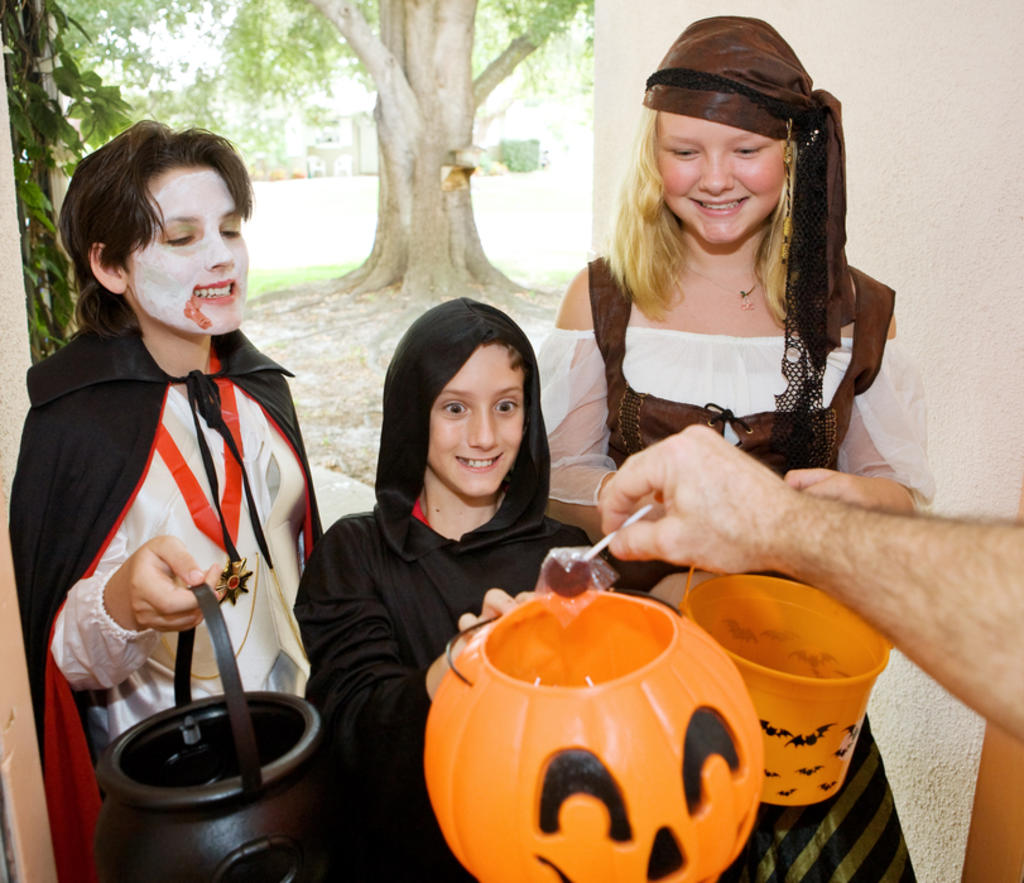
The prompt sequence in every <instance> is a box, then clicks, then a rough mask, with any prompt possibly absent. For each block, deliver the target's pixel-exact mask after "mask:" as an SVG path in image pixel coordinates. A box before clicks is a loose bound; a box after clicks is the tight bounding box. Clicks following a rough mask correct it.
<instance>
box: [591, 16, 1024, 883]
mask: <svg viewBox="0 0 1024 883" xmlns="http://www.w3.org/2000/svg"><path fill="white" fill-rule="evenodd" d="M636 9H637V7H636V6H635V5H634V4H633V3H627V2H624V0H598V2H597V11H596V23H597V37H596V59H597V62H596V64H597V70H596V92H595V109H594V121H595V125H594V128H595V139H594V140H595V145H596V148H595V157H594V178H595V189H594V215H595V220H594V228H595V243H596V244H597V245H598V246H599V245H600V243H601V242H602V241H603V239H604V236H605V233H606V230H607V213H608V211H609V209H610V206H611V204H612V201H613V199H614V195H615V193H616V191H617V188H618V181H619V180H620V177H621V173H622V169H623V165H624V162H625V157H626V155H627V153H628V150H629V147H630V144H631V142H632V132H633V129H634V122H635V120H636V117H637V113H638V108H639V105H640V100H641V97H642V94H643V88H644V81H645V80H646V78H647V76H648V75H649V74H650V73H651V72H653V71H654V70H655V69H656V67H657V63H658V61H660V59H661V57H662V56H663V55H664V53H665V51H666V50H667V49H668V47H669V45H670V43H671V42H672V40H673V39H674V37H675V36H676V35H677V34H678V33H679V32H680V31H682V29H683V28H684V27H685V26H686V25H687V24H688V23H689V22H691V21H693V20H696V19H698V18H703V17H705V16H709V15H716V14H722V13H728V14H738V15H755V16H758V17H760V18H764V19H766V20H768V21H770V22H771V23H772V24H773V25H774V26H775V27H776V28H778V30H779V31H780V32H781V33H782V34H783V35H784V36H785V37H786V39H787V40H788V41H789V42H790V44H791V45H792V46H793V48H794V49H795V50H796V52H797V54H798V55H799V56H800V58H801V60H802V61H803V62H804V65H805V66H806V67H807V69H808V70H809V71H810V72H811V75H812V76H813V77H814V81H815V85H816V86H817V87H819V88H823V89H827V90H828V91H830V92H832V93H833V94H834V95H836V96H837V97H838V98H839V99H840V100H841V101H842V102H843V111H844V126H845V130H846V148H847V172H848V177H847V182H848V190H849V217H848V224H847V228H848V235H849V246H848V250H847V251H848V255H849V258H850V261H851V263H853V264H854V265H856V266H858V267H860V268H861V269H863V270H865V271H866V272H868V273H870V274H871V275H873V276H877V277H878V278H880V279H882V280H884V281H885V282H887V283H889V284H890V285H892V286H893V287H894V288H895V289H896V291H897V302H896V315H897V320H898V325H899V329H900V337H901V338H902V339H903V341H904V343H905V345H906V346H907V347H908V348H909V350H910V351H911V353H913V354H914V355H915V357H916V358H917V361H918V363H919V365H920V367H921V369H922V372H923V374H924V379H925V386H926V391H927V395H928V402H929V432H930V454H931V460H932V466H933V468H934V470H935V473H936V478H937V482H938V495H937V497H936V500H935V504H934V508H935V510H936V511H938V512H941V513H944V514H970V515H981V516H999V517H1011V516H1012V515H1013V514H1014V512H1015V509H1016V504H1017V497H1018V495H1019V493H1020V476H1021V473H1022V470H1024V443H1022V439H1024V371H1021V370H1020V366H1021V365H1022V363H1024V306H1022V305H1024V295H1022V293H1021V292H1022V290H1024V267H1022V263H1021V260H1020V257H1021V255H1024V209H1022V206H1024V172H1022V169H1021V146H1020V145H1021V141H1022V136H1024V124H1022V123H1021V122H1020V118H1019V114H1017V113H1016V110H1017V109H1018V108H1020V107H1021V106H1024V78H1022V77H1021V76H1020V74H1021V69H1022V68H1021V60H1020V52H1019V47H1020V45H1021V43H1022V41H1024V17H1022V16H1021V14H1020V4H1019V2H1018V0H977V2H975V3H971V4H966V5H965V4H962V3H959V2H956V0H904V2H902V3H891V2H889V0H860V2H857V3H847V2H839V0H733V2H731V3H729V4H728V6H725V5H723V4H722V3H721V2H720V0H718V2H715V0H690V2H687V3H680V2H678V0H647V2H645V3H644V4H643V13H642V14H638V13H637V11H636ZM967 595H968V597H969V592H968V593H967ZM965 662H966V663H968V664H969V660H965ZM871 715H872V721H873V725H874V727H875V730H876V735H877V737H878V741H879V743H880V744H881V747H882V754H883V756H884V758H885V763H886V767H887V768H888V770H889V774H890V778H891V779H892V780H893V785H894V790H895V791H896V799H897V805H898V808H899V812H900V814H901V816H902V818H903V821H904V827H905V829H906V832H907V839H908V842H909V845H910V850H911V853H912V856H913V860H914V863H915V866H916V868H917V871H918V875H919V879H921V880H922V881H927V883H945V881H954V880H958V879H959V878H960V866H961V861H962V858H963V853H964V846H965V843H966V840H967V832H968V825H969V819H970V813H971V801H972V797H973V792H974V783H975V776H976V772H977V763H978V756H979V753H980V749H981V740H982V734H983V724H982V722H981V721H980V720H979V719H978V718H977V717H976V716H975V715H974V714H973V713H972V712H970V711H968V710H967V709H965V708H964V707H963V706H962V705H960V704H959V703H958V702H957V701H955V700H954V699H952V698H951V697H950V696H949V695H948V694H946V693H945V691H944V690H942V689H941V688H939V687H938V686H937V685H936V684H935V683H934V682H933V681H931V680H930V679H929V678H927V677H926V676H924V675H923V674H922V673H921V672H920V671H919V670H918V669H916V668H915V667H914V666H913V665H911V664H910V663H908V662H907V661H906V659H904V658H903V657H902V656H899V655H898V654H897V655H896V658H895V659H894V660H893V662H892V663H891V664H890V666H889V668H888V670H887V671H886V673H885V674H884V675H883V677H882V678H881V679H880V681H879V683H878V685H877V687H876V690H875V693H874V696H873V699H872V705H871ZM1018 799H1020V798H1019V797H1018Z"/></svg>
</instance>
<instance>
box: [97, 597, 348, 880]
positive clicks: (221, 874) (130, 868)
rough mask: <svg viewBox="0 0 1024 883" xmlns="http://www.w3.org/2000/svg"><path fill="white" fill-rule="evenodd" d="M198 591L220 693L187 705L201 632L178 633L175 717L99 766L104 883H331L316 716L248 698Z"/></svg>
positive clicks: (145, 726)
mask: <svg viewBox="0 0 1024 883" xmlns="http://www.w3.org/2000/svg"><path fill="white" fill-rule="evenodd" d="M194 591H195V592H196V595H197V597H198V599H199V603H200V607H201V608H202V610H203V615H204V617H205V618H206V623H207V627H208V628H209V631H210V637H211V639H212V642H213V647H214V652H215V655H216V657H217V665H218V668H219V669H220V676H221V682H222V684H223V685H224V691H225V693H224V695H223V696H214V697H210V698H208V699H202V700H199V701H197V702H192V701H191V686H190V671H191V667H192V645H193V642H194V638H195V632H194V631H189V632H183V633H182V634H181V635H180V636H179V639H178V653H177V658H176V660H175V670H174V674H175V677H174V687H175V701H176V707H175V708H172V709H169V710H167V711H164V712H160V713H159V714H155V715H153V716H152V717H149V718H147V719H146V720H144V721H141V722H140V723H138V724H136V725H135V726H134V727H132V728H131V729H130V730H127V731H126V732H125V733H123V734H121V735H120V736H119V737H118V738H117V739H115V740H114V741H113V742H112V743H111V744H110V745H109V746H108V747H107V749H106V751H105V752H104V753H103V755H102V756H101V757H100V760H99V764H98V765H97V768H96V776H97V778H98V780H99V784H100V788H101V789H102V790H103V792H104V795H105V798H104V801H103V806H102V809H101V810H100V816H99V821H98V823H97V826H96V839H95V852H96V867H97V871H98V873H99V878H100V880H101V881H104V883H114V881H118V883H120V881H125V880H146V881H148V883H158V881H175V883H179V881H181V883H184V881H216V883H243V881H244V883H304V881H315V880H324V879H326V878H327V874H328V866H329V860H330V852H331V849H330V843H331V830H330V828H331V824H332V821H333V819H332V816H333V813H332V812H331V809H330V805H329V781H330V780H329V776H328V774H327V770H326V759H325V756H324V755H325V752H324V751H322V750H321V744H322V742H323V728H322V725H321V722H320V716H319V714H318V713H317V711H316V709H315V708H314V707H313V706H312V705H310V704H309V703H308V702H307V701H305V700H304V699H301V698H299V697H297V696H291V695H288V694H284V693H268V692H252V693H244V692H243V691H242V684H241V680H240V678H239V676H238V668H237V666H236V664H235V659H234V655H233V654H232V650H231V640H230V638H229V637H228V633H227V628H226V627H225V625H224V620H223V619H222V618H221V614H220V608H219V607H218V605H217V599H216V597H215V596H214V594H213V592H212V591H211V590H210V588H209V587H208V586H205V585H203V586H196V587H194Z"/></svg>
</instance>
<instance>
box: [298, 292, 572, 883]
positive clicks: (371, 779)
mask: <svg viewBox="0 0 1024 883" xmlns="http://www.w3.org/2000/svg"><path fill="white" fill-rule="evenodd" d="M491 344H504V345H505V347H504V348H505V349H506V351H508V347H512V348H513V349H514V351H515V353H514V354H513V353H511V351H509V352H510V358H512V364H513V365H515V364H516V362H517V361H518V360H517V359H516V358H515V355H516V354H517V355H518V357H520V358H521V364H522V369H523V375H524V376H523V401H522V407H523V411H524V417H525V419H524V421H523V422H524V426H523V434H522V442H521V444H520V445H519V450H518V454H517V456H516V459H515V462H514V466H513V468H512V469H511V471H510V472H508V473H507V477H506V480H505V483H504V485H503V496H502V495H501V493H500V492H499V495H498V497H497V501H498V503H497V511H496V512H495V514H494V515H493V517H491V518H490V520H489V521H487V522H486V523H484V524H483V525H481V526H479V527H476V528H475V529H473V530H470V531H469V532H467V533H464V534H463V535H462V536H461V537H460V538H459V539H450V538H448V537H446V536H444V535H442V534H441V533H438V532H436V531H435V530H433V529H432V528H431V527H430V526H429V525H428V524H427V523H426V521H425V519H424V516H423V512H422V510H421V508H420V505H419V504H420V499H421V495H422V492H423V489H424V480H425V474H426V473H427V467H428V449H429V446H430V440H431V433H430V424H431V412H432V409H433V407H434V405H435V400H438V396H439V393H441V391H442V390H443V389H445V387H446V385H447V384H448V383H449V381H450V380H452V378H453V377H455V375H456V374H458V373H459V372H460V371H461V369H462V367H463V366H464V365H465V364H466V362H467V361H468V360H470V358H471V357H473V356H474V355H475V353H476V352H477V351H478V348H480V347H481V345H491ZM548 467H549V462H548V445H547V438H546V435H545V430H544V423H543V419H542V417H541V411H540V386H539V379H538V373H537V366H536V361H535V357H534V354H533V350H532V348H531V346H530V343H529V341H528V340H527V338H526V336H525V335H524V334H523V332H522V331H521V330H520V329H519V327H518V326H517V325H516V324H515V323H514V322H513V321H512V320H511V319H509V318H508V316H506V315H505V314H504V313H502V312H501V311H499V310H497V309H494V308H493V307H490V306H487V305H485V304H481V303H477V302H475V301H472V300H469V299H465V298H463V299H460V300H455V301H449V302H447V303H445V304H442V305H440V306H438V307H435V308H433V309H431V310H429V311H428V312H427V313H425V314H424V315H423V316H421V317H420V318H419V319H418V320H417V321H416V322H414V323H413V325H412V326H411V327H410V328H409V330H408V331H407V332H406V334H405V336H404V337H403V338H402V340H401V341H400V342H399V344H398V347H397V349H396V351H395V355H394V357H393V359H392V361H391V365H390V367H389V369H388V374H387V378H386V380H385V385H384V418H383V425H382V427H381V441H380V454H379V460H378V465H377V482H376V492H377V505H376V507H375V509H374V511H373V512H372V513H367V514H362V515H353V516H349V517H346V518H342V519H341V520H339V521H338V522H337V523H335V524H334V526H333V527H332V528H331V529H330V530H329V531H328V532H327V533H326V534H325V535H324V537H323V539H322V540H321V541H320V543H319V544H318V545H317V547H316V549H315V550H314V553H313V556H312V558H311V559H310V561H309V564H308V566H307V568H306V571H305V573H304V575H303V578H302V582H301V584H300V587H299V595H298V600H297V602H296V606H295V612H296V616H297V618H298V620H299V624H300V626H301V629H302V637H303V641H304V643H305V646H306V649H307V652H308V653H309V658H310V663H311V675H310V681H309V684H308V687H307V695H308V696H309V698H310V699H312V700H313V701H314V702H315V703H316V704H317V705H318V706H319V708H320V709H321V711H322V712H323V715H324V719H325V723H326V728H327V732H328V734H329V739H330V741H331V743H332V750H333V754H334V758H335V761H336V764H337V770H338V775H339V790H338V794H339V797H340V800H341V803H342V804H343V805H344V806H345V807H346V810H347V811H346V818H345V820H344V823H343V824H342V825H341V826H340V827H343V828H344V829H345V831H344V835H343V836H344V839H345V840H346V841H347V842H346V843H345V844H344V845H343V846H342V848H341V850H340V854H341V857H342V863H343V864H342V867H341V868H339V876H340V877H343V878H344V879H360V880H388V881H402V880H408V881H413V880H415V881H427V880H429V881H445V880H469V879H471V878H470V877H469V875H468V874H467V873H466V872H465V871H464V870H463V869H462V868H461V866H460V865H459V864H458V862H457V861H456V859H455V858H454V856H453V855H452V854H451V852H450V851H449V849H448V847H447V845H446V844H445V842H444V839H443V837H442V835H441V832H440V829H439V827H438V825H437V822H436V820H435V818H434V814H433V811H432V810H431V808H430V802H429V799H428V796H427V790H426V783H425V780H424V774H423V733H424V727H425V725H426V720H427V713H428V711H429V709H430V700H431V697H430V693H428V689H429V685H430V678H429V677H428V672H429V671H430V669H431V667H432V666H433V667H434V671H435V672H436V671H437V668H438V665H437V660H438V659H439V657H441V655H442V654H443V653H444V649H445V644H446V643H447V642H448V640H449V639H451V638H452V637H453V636H454V635H455V634H456V633H457V632H458V631H459V619H460V617H462V616H463V615H465V614H471V616H475V614H476V613H477V612H478V611H480V610H481V605H482V604H483V600H484V595H485V593H486V592H487V590H488V589H490V588H491V587H493V586H500V587H501V588H502V589H504V590H505V591H506V592H508V594H509V595H516V594H518V593H520V592H524V591H530V590H532V589H533V588H534V585H535V583H536V581H537V575H538V573H539V570H540V566H541V564H542V562H543V560H544V557H545V555H546V554H547V552H548V550H549V549H551V548H552V547H555V546H579V545H585V544H586V543H587V540H586V536H585V534H584V533H583V532H582V531H580V530H578V529H577V528H572V527H567V526H565V525H562V524H560V523H558V522H556V521H553V520H551V519H549V518H547V517H546V516H545V514H544V511H545V506H546V504H547V493H548ZM414 510H415V511H414ZM429 511H430V510H429V509H428V513H429ZM340 833H341V832H339V834H340Z"/></svg>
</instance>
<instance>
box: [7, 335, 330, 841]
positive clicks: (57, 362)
mask: <svg viewBox="0 0 1024 883" xmlns="http://www.w3.org/2000/svg"><path fill="white" fill-rule="evenodd" d="M214 348H215V351H216V353H217V355H218V358H219V359H220V361H221V370H220V372H219V373H220V375H222V376H226V377H228V378H230V379H231V380H232V381H233V382H234V383H236V384H237V385H238V386H239V387H240V388H241V389H242V390H244V391H245V392H246V393H247V394H248V395H250V396H252V398H254V399H255V400H256V401H257V402H258V403H259V404H260V405H261V407H262V408H263V410H264V411H265V412H266V414H267V416H268V417H269V419H270V420H271V422H272V424H273V425H274V426H275V428H276V429H277V430H278V431H279V432H280V433H281V435H282V436H283V437H284V438H285V439H286V440H287V441H288V443H289V444H290V445H291V447H292V448H293V449H294V451H295V454H296V456H297V458H298V459H299V461H300V462H301V465H302V469H303V472H304V474H305V479H306V493H307V513H306V515H307V517H306V525H305V539H306V548H307V554H308V550H309V549H310V548H311V546H312V543H313V542H314V541H315V540H316V539H317V538H318V537H319V535H320V522H319V516H318V514H317V508H316V501H315V498H314V494H313V483H312V480H311V477H310V473H309V464H308V462H307V459H306V453H305V448H304V447H303V444H302V438H301V435H300V433H299V426H298V419H297V417H296V414H295V409H294V406H293V404H292V399H291V394H290V392H289V390H288V384H287V381H286V380H285V375H288V372H287V371H285V370H284V369H283V368H281V367H280V366H279V365H277V364H276V363H275V362H273V361H271V360H270V359H268V358H267V357H266V356H264V355H263V354H262V353H260V352H259V351H258V350H257V349H256V348H255V347H254V346H253V345H252V344H251V343H250V342H249V341H248V340H247V339H246V338H245V336H244V335H242V334H241V333H240V332H237V331H236V332H232V333H231V334H227V335H224V336H222V337H217V338H214ZM289 376H290V375H289ZM170 383H171V378H170V377H169V376H168V375H167V374H165V373H164V372H163V371H162V370H161V369H160V368H159V367H158V366H157V364H156V363H155V362H154V361H153V359H152V357H151V356H150V354H149V352H148V350H147V349H146V348H145V346H144V345H143V343H142V339H141V337H139V336H137V335H127V336H124V337H118V338H114V339H106V340H104V339H100V338H99V337H96V336H95V335H91V334H85V335H81V336H79V337H77V338H75V339H74V340H73V341H71V343H69V344H68V345H67V346H66V347H64V348H63V349H62V350H60V351H59V352H57V353H56V354H55V355H53V356H51V357H50V358H48V359H46V360H45V361H43V362H41V363H39V364H38V365H35V366H33V367H32V368H30V369H29V372H28V390H29V398H30V402H31V410H30V411H29V414H28V417H27V418H26V420H25V427H24V430H23V433H22V440H21V451H20V454H19V457H18V467H17V472H16V473H15V477H14V483H13V487H12V491H11V518H10V532H11V546H12V550H13V556H14V569H15V578H16V581H17V585H18V600H19V604H20V608H21V620H22V629H23V631H24V636H25V651H26V655H27V658H28V668H29V679H30V684H31V689H32V702H33V707H34V710H35V716H36V729H37V733H38V736H39V740H40V747H41V750H42V751H43V762H44V773H45V774H46V777H47V780H48V781H47V793H48V797H49V798H50V813H51V819H52V818H53V813H54V810H55V809H57V807H54V806H53V802H54V800H53V797H54V795H56V794H57V793H58V791H54V790H51V788H52V787H58V790H59V788H60V787H64V786H65V785H66V783H65V782H59V783H54V782H52V781H51V780H52V779H53V777H54V775H55V773H54V770H55V769H56V768H57V766H56V763H57V760H56V758H52V757H48V754H49V753H50V752H52V750H53V747H54V745H55V744H56V745H57V746H58V749H59V750H60V751H64V750H71V751H75V750H78V749H74V748H68V746H82V745H84V738H83V735H82V733H81V732H77V733H69V732H67V731H66V730H62V728H66V727H78V728H79V729H80V728H81V721H80V720H78V718H77V716H75V715H70V716H69V715H67V714H55V713H54V709H53V707H52V706H48V705H47V702H46V673H47V660H48V659H49V658H50V654H49V645H50V633H51V629H52V626H53V621H54V618H55V617H56V615H57V612H58V611H59V610H60V607H61V605H62V604H63V602H64V597H65V595H66V593H67V591H68V589H69V588H70V587H71V586H72V585H74V584H75V583H76V582H77V581H78V580H79V579H81V578H82V577H83V576H84V575H85V574H87V573H88V572H90V571H91V569H92V568H93V567H94V565H95V563H96V562H97V561H98V560H99V558H100V556H101V555H102V552H103V550H104V549H105V548H106V545H107V543H108V542H109V540H110V539H111V538H112V537H113V535H114V533H115V532H116V530H117V527H118V525H119V524H120V522H121V519H122V518H123V516H124V514H125V512H126V510H127V508H128V506H129V504H130V503H131V501H132V500H133V499H134V496H135V493H136V491H137V490H138V487H139V486H140V483H141V480H142V478H143V476H144V473H145V469H146V467H147V464H148V463H149V460H150V457H151V456H152V452H153V447H154V443H155V437H156V430H157V428H158V425H159V421H160V414H161V411H162V408H163V403H164V398H165V395H166V392H167V389H168V386H169V385H170ZM53 669H54V670H55V669H56V666H53ZM64 687H65V688H66V682H64ZM54 718H58V719H59V721H58V722H57V723H56V724H55V721H54ZM48 726H49V727H50V739H46V738H44V735H45V733H46V728H47V727H48ZM55 726H56V729H54V727H55ZM54 740H56V741H54ZM47 743H50V744H47ZM85 762H87V760H86V761H83V759H82V758H77V759H76V760H75V761H74V763H75V764H76V765H77V766H76V769H77V770H79V772H80V771H81V770H82V769H83V768H84V767H83V763H85ZM61 768H63V767H61ZM65 809H67V810H68V811H71V812H74V809H75V808H74V807H67V808H65ZM55 827H58V828H59V826H55ZM56 839H57V837H56V836H55V840H56Z"/></svg>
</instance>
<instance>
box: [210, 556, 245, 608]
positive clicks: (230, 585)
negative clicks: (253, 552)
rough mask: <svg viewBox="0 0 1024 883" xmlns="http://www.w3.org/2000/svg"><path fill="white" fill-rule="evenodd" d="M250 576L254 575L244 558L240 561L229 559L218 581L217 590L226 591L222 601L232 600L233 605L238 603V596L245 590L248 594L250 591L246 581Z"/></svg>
mask: <svg viewBox="0 0 1024 883" xmlns="http://www.w3.org/2000/svg"><path fill="white" fill-rule="evenodd" d="M250 576H252V571H251V570H246V569H245V559H244V558H242V559H241V560H239V561H229V562H228V563H227V564H226V565H225V566H224V569H223V570H222V571H221V574H220V580H219V581H218V582H217V591H218V592H220V591H223V592H224V595H223V596H222V597H221V599H220V603H221V604H223V603H224V602H225V601H230V602H231V606H232V607H233V606H234V605H235V604H237V603H238V596H239V595H241V594H242V593H243V592H244V593H246V594H248V592H249V589H248V588H247V587H246V585H245V583H246V581H247V580H248V579H249V577H250Z"/></svg>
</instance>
